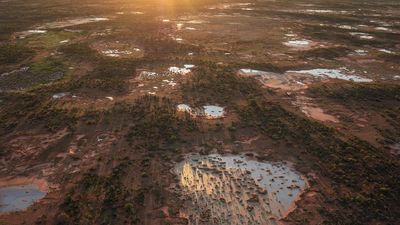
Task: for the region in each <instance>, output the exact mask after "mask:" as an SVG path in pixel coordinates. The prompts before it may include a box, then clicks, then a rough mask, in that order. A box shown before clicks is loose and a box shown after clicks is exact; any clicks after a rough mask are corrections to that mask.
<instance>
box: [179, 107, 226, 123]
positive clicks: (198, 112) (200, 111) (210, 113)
mask: <svg viewBox="0 0 400 225" xmlns="http://www.w3.org/2000/svg"><path fill="white" fill-rule="evenodd" d="M176 109H177V111H178V112H187V113H189V114H190V115H191V116H193V117H204V118H206V119H219V118H223V117H224V116H225V109H224V108H223V107H220V106H216V105H205V106H202V107H197V108H192V107H190V106H189V105H186V104H179V105H177V107H176Z"/></svg>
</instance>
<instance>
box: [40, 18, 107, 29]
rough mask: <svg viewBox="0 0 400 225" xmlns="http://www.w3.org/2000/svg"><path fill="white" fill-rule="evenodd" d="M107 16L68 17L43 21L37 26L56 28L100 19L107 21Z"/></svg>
mask: <svg viewBox="0 0 400 225" xmlns="http://www.w3.org/2000/svg"><path fill="white" fill-rule="evenodd" d="M108 20H110V19H109V18H105V17H88V18H77V19H69V20H64V21H55V22H50V23H45V24H43V25H42V26H39V27H38V28H39V29H58V28H64V27H71V26H76V25H82V24H87V23H95V22H101V21H108Z"/></svg>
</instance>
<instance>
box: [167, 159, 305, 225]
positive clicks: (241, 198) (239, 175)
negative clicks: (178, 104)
mask: <svg viewBox="0 0 400 225" xmlns="http://www.w3.org/2000/svg"><path fill="white" fill-rule="evenodd" d="M174 172H175V174H176V175H177V176H178V178H179V188H177V191H178V192H179V193H180V194H181V195H182V196H183V198H184V200H185V205H184V207H183V209H182V212H181V214H182V215H184V216H187V217H188V219H189V224H195V225H202V224H230V225H250V224H251V225H254V224H263V225H269V224H276V222H277V220H279V219H280V218H282V217H285V216H286V215H287V214H288V213H289V212H290V211H291V209H293V208H294V206H295V201H296V199H298V198H299V195H300V194H301V192H302V191H303V190H304V189H305V188H306V181H305V180H304V179H303V178H302V177H301V176H300V175H299V174H298V173H297V172H295V171H294V170H293V169H291V168H289V167H288V166H286V165H285V164H283V163H270V162H258V161H256V160H253V159H250V158H247V157H245V156H222V155H218V154H212V155H207V156H200V155H189V156H187V157H186V159H185V160H184V161H183V162H181V163H179V164H177V165H176V166H175V168H174Z"/></svg>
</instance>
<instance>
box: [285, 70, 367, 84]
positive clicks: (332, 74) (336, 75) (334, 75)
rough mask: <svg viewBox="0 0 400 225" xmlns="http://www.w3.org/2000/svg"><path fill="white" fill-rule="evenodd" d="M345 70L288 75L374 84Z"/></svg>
mask: <svg viewBox="0 0 400 225" xmlns="http://www.w3.org/2000/svg"><path fill="white" fill-rule="evenodd" d="M344 70H346V69H345V68H343V69H311V70H299V71H287V72H286V73H296V74H306V75H311V76H314V77H322V78H331V79H340V80H347V81H354V82H372V81H373V80H371V79H368V78H364V77H360V76H357V75H349V74H347V73H345V72H344Z"/></svg>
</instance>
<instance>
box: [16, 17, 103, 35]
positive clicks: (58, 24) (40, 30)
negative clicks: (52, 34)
mask: <svg viewBox="0 0 400 225" xmlns="http://www.w3.org/2000/svg"><path fill="white" fill-rule="evenodd" d="M108 20H109V18H104V17H89V18H77V19H69V20H64V21H55V22H49V23H45V24H43V25H40V26H37V27H35V28H34V29H31V30H27V31H21V32H17V33H15V36H16V37H18V38H20V39H24V38H26V37H28V36H31V35H33V34H44V33H47V30H48V29H59V28H65V27H71V26H76V25H82V24H87V23H94V22H100V21H108Z"/></svg>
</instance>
